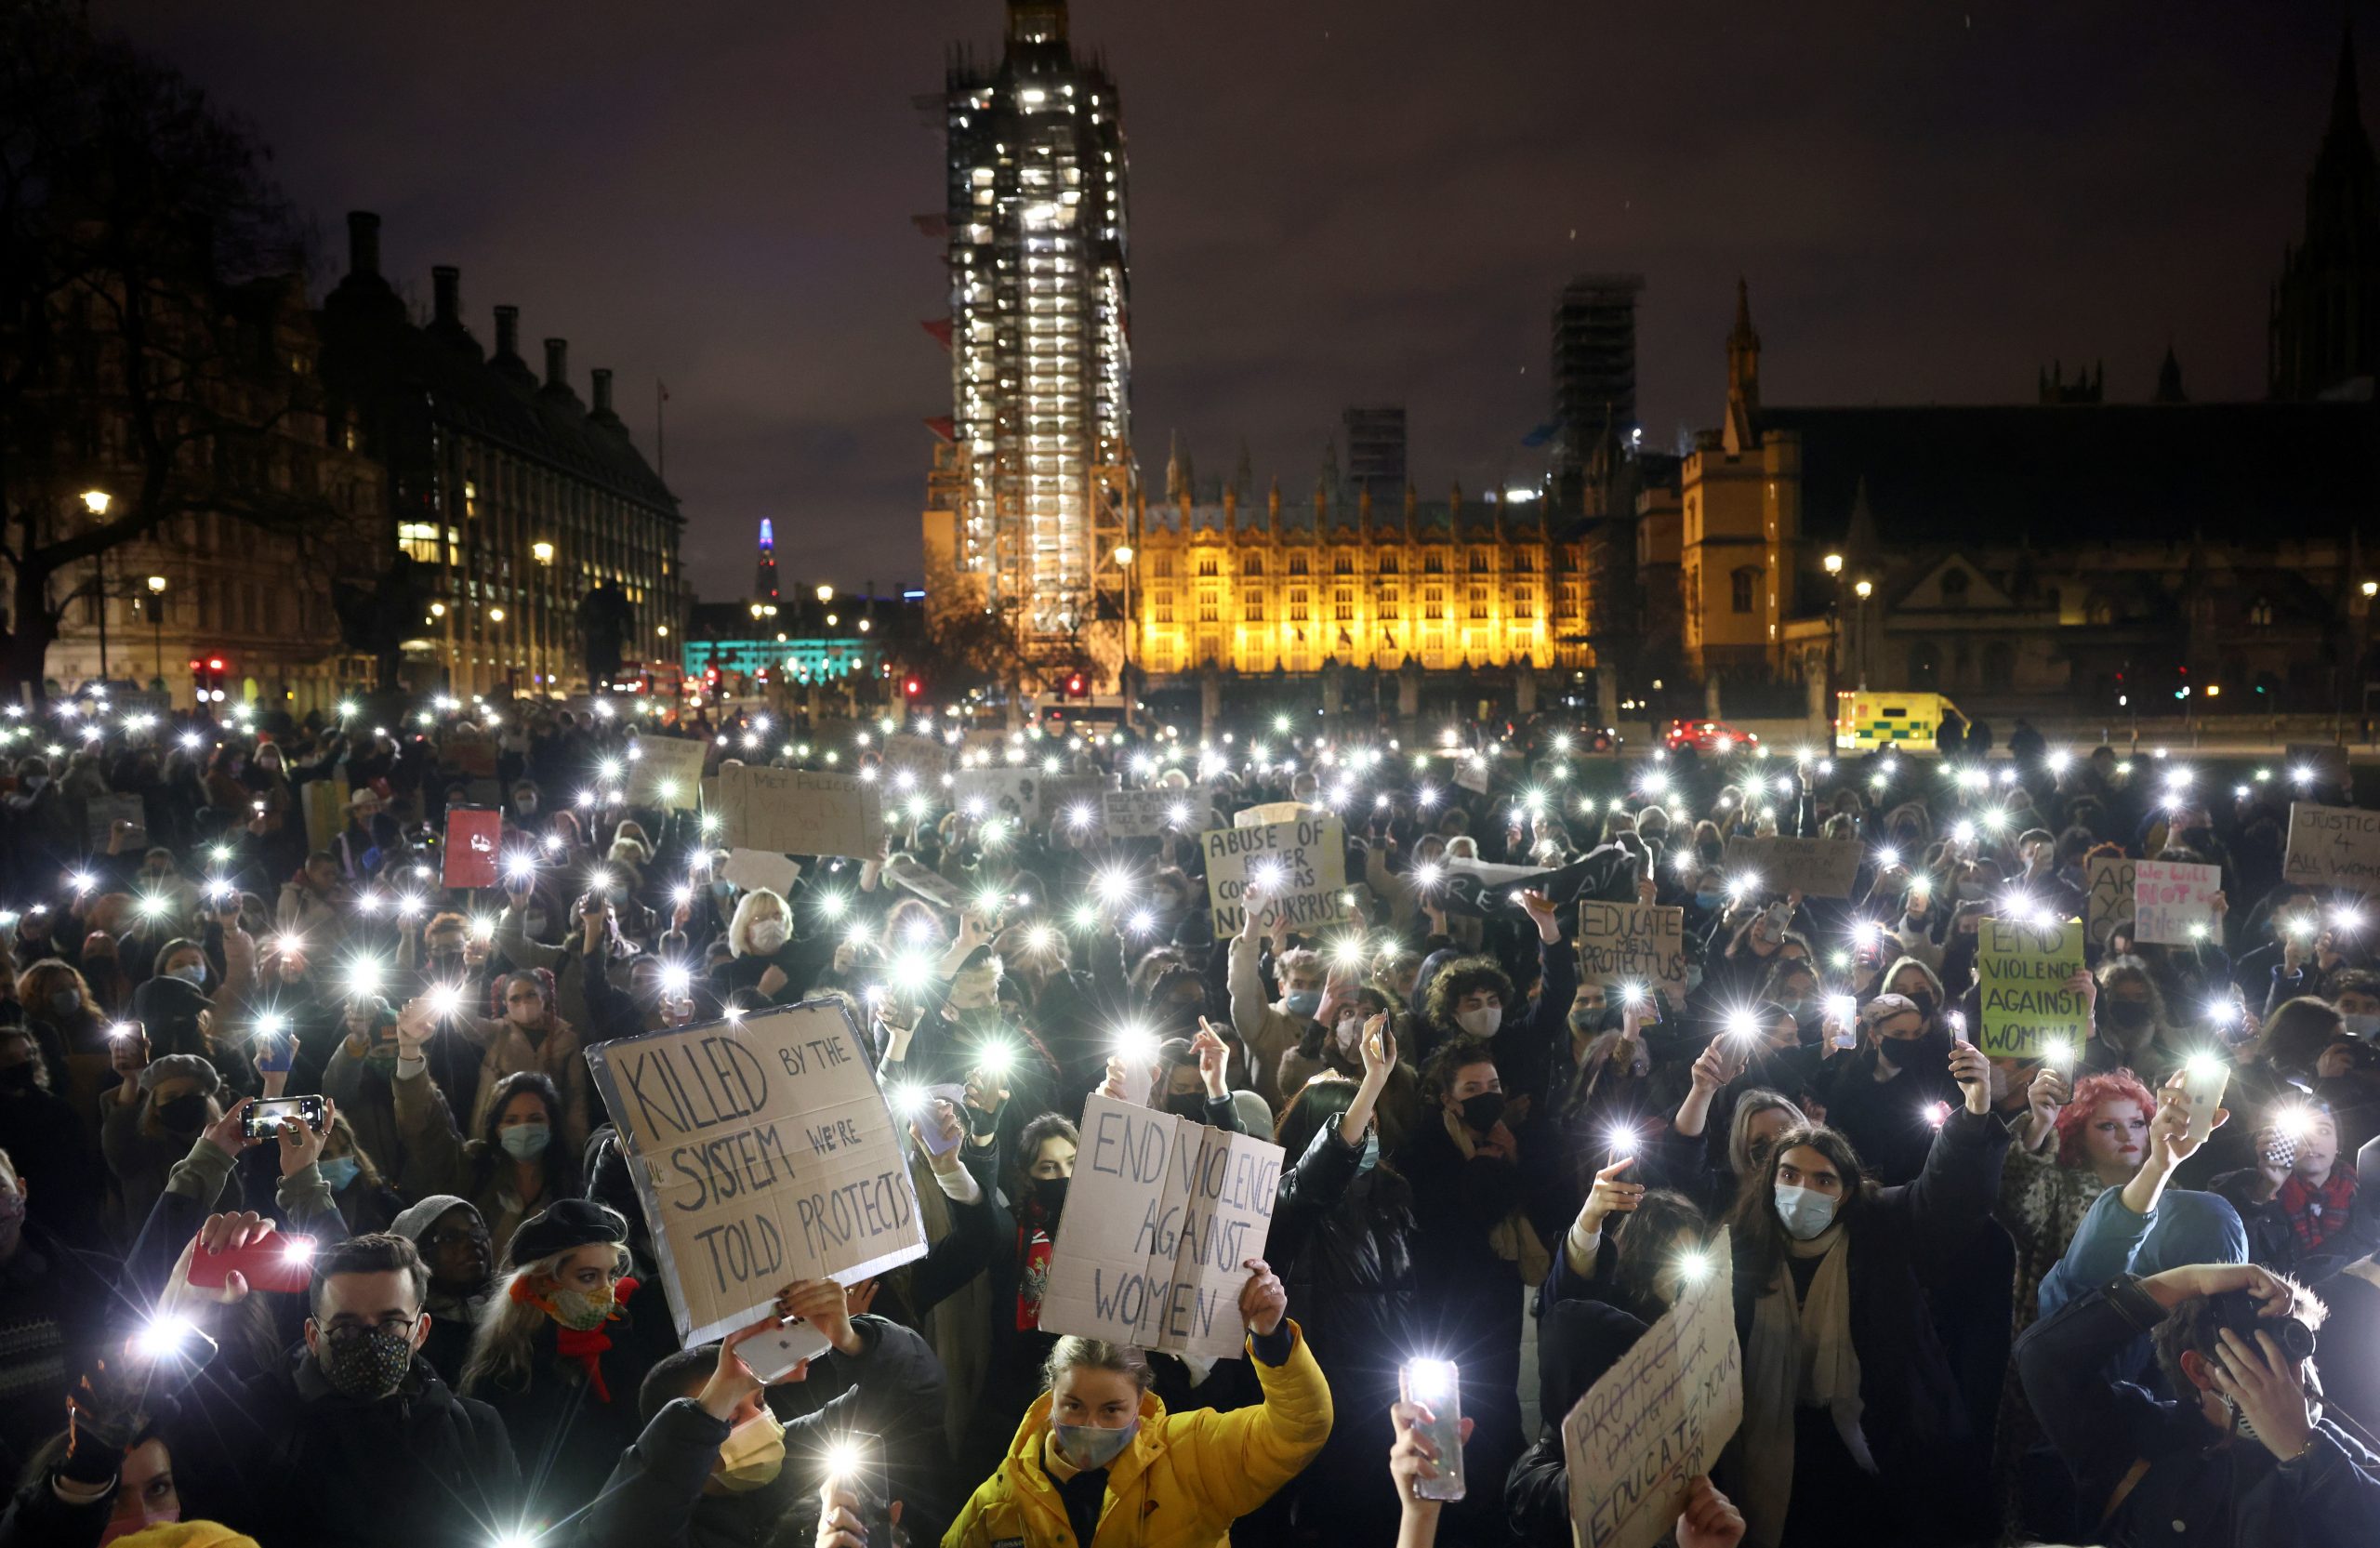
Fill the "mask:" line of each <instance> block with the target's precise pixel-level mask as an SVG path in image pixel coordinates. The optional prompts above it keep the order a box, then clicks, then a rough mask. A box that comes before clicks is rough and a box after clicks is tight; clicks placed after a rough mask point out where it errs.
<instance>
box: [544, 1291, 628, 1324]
mask: <svg viewBox="0 0 2380 1548" xmlns="http://www.w3.org/2000/svg"><path fill="white" fill-rule="evenodd" d="M615 1290H616V1287H615V1286H614V1285H605V1286H604V1287H603V1288H602V1290H556V1291H554V1296H553V1303H552V1304H551V1305H550V1306H549V1307H547V1308H546V1309H547V1312H548V1313H549V1315H550V1316H552V1317H553V1319H554V1320H555V1321H556V1322H559V1323H561V1324H562V1326H563V1327H565V1328H567V1329H569V1330H572V1331H573V1332H577V1333H583V1332H586V1331H587V1330H588V1329H590V1328H601V1327H602V1326H603V1324H604V1323H605V1322H606V1321H608V1320H610V1318H611V1316H612V1306H613V1303H614V1298H615Z"/></svg>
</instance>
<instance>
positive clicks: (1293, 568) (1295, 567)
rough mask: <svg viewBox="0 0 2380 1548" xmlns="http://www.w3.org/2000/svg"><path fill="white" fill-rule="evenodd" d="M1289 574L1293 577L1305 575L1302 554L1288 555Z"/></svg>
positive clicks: (1303, 556)
mask: <svg viewBox="0 0 2380 1548" xmlns="http://www.w3.org/2000/svg"><path fill="white" fill-rule="evenodd" d="M1289 574H1291V575H1293V576H1302V575H1303V574H1305V555H1303V554H1302V553H1293V554H1291V555H1289Z"/></svg>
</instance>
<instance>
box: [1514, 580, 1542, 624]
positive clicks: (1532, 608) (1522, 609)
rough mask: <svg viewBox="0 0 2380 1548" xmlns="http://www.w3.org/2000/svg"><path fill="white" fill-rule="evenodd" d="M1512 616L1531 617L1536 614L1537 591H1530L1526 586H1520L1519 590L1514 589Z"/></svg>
mask: <svg viewBox="0 0 2380 1548" xmlns="http://www.w3.org/2000/svg"><path fill="white" fill-rule="evenodd" d="M1513 616H1514V617H1515V618H1533V617H1535V616H1537V593H1535V592H1534V591H1531V590H1530V589H1528V588H1527V587H1526V586H1524V587H1522V588H1521V589H1519V590H1517V591H1514V593H1513Z"/></svg>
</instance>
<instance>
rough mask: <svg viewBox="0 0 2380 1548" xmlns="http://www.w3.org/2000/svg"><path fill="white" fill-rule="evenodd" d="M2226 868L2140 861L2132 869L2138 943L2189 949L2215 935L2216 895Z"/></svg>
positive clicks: (2134, 933)
mask: <svg viewBox="0 0 2380 1548" xmlns="http://www.w3.org/2000/svg"><path fill="white" fill-rule="evenodd" d="M2222 890H2223V867H2220V866H2192V865H2187V864H2184V863H2183V862H2181V861H2178V860H2141V861H2136V862H2135V863H2134V866H2133V868H2132V923H2133V934H2132V938H2133V939H2134V940H2135V941H2148V942H2154V943H2155V944H2157V945H2159V946H2189V945H2192V944H2193V943H2195V942H2198V941H2202V940H2205V939H2207V938H2208V937H2209V936H2211V935H2213V934H2214V933H2215V893H2219V892H2221V891H2222Z"/></svg>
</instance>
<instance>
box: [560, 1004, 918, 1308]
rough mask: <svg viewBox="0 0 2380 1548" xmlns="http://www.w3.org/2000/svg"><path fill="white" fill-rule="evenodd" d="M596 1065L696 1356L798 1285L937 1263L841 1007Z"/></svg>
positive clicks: (703, 1033)
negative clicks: (927, 1260) (924, 1260)
mask: <svg viewBox="0 0 2380 1548" xmlns="http://www.w3.org/2000/svg"><path fill="white" fill-rule="evenodd" d="M587 1063H588V1066H589V1067H590V1068H592V1070H593V1071H594V1075H595V1083H596V1086H597V1087H598V1089H600V1090H601V1091H602V1093H603V1103H604V1105H605V1107H607V1108H608V1109H609V1110H610V1112H611V1114H612V1116H613V1118H615V1120H616V1121H617V1122H618V1124H619V1129H620V1139H621V1142H622V1144H623V1148H624V1149H625V1150H626V1152H627V1155H628V1170H629V1171H630V1172H631V1173H632V1174H633V1175H634V1176H635V1178H636V1186H637V1197H638V1198H639V1200H640V1201H641V1203H642V1204H643V1206H644V1218H645V1223H646V1224H648V1225H650V1226H651V1227H652V1228H653V1249H654V1252H655V1255H657V1256H658V1257H659V1259H660V1261H661V1277H662V1279H663V1282H664V1283H665V1284H666V1285H667V1286H668V1291H669V1308H670V1310H671V1311H672V1312H673V1313H674V1314H675V1315H676V1316H677V1321H678V1336H679V1338H680V1339H681V1340H682V1341H683V1342H684V1343H686V1344H688V1345H693V1344H696V1343H704V1342H706V1341H707V1340H710V1339H715V1338H720V1337H721V1336H723V1335H725V1334H727V1333H730V1332H733V1331H734V1330H736V1329H738V1328H743V1327H746V1326H748V1325H749V1324H751V1323H753V1322H755V1321H757V1320H759V1318H760V1315H761V1313H762V1312H764V1311H765V1310H767V1309H768V1307H769V1306H770V1305H771V1304H772V1303H774V1301H775V1300H776V1294H777V1291H778V1290H780V1289H782V1288H783V1287H784V1286H786V1285H788V1284H790V1283H792V1282H793V1281H794V1280H796V1279H826V1278H832V1279H839V1280H841V1281H843V1282H845V1283H850V1282H852V1281H853V1280H857V1279H864V1278H866V1277H868V1276H869V1275H872V1274H880V1273H882V1272H883V1271H884V1270H886V1269H888V1268H892V1267H894V1266H895V1265H897V1264H905V1263H907V1262H908V1261H909V1260H910V1259H912V1258H919V1257H922V1256H924V1255H925V1250H926V1238H925V1228H924V1226H923V1225H922V1224H920V1223H919V1219H918V1197H917V1194H916V1192H915V1190H914V1189H913V1188H912V1187H911V1186H910V1183H909V1169H908V1163H907V1161H906V1159H905V1158H904V1157H903V1155H902V1150H901V1142H900V1137H899V1134H898V1131H896V1130H895V1128H894V1126H893V1114H892V1111H891V1109H890V1108H888V1107H887V1106H886V1105H885V1101H884V1093H883V1092H882V1091H880V1090H879V1088H878V1086H877V1084H876V1076H875V1073H874V1069H873V1067H872V1065H871V1062H870V1060H869V1058H868V1055H867V1052H866V1047H865V1045H864V1044H863V1043H862V1042H861V1040H860V1035H859V1028H858V1027H857V1026H856V1025H854V1024H853V1022H852V1020H851V1017H850V1015H849V1014H848V1013H847V1012H844V1011H843V1009H842V1008H841V1006H840V1004H838V1003H837V1002H835V1001H832V1000H823V999H819V1000H806V1001H804V1002H803V1003H801V1004H800V1005H788V1006H786V1007H785V1008H784V1009H782V1010H777V1011H772V1012H767V1013H765V1014H762V1015H756V1016H747V1017H746V1018H745V1019H744V1020H742V1021H740V1022H725V1021H718V1022H709V1023H707V1024H705V1025H699V1026H673V1027H669V1028H667V1029H666V1030H663V1031H659V1032H647V1033H643V1034H641V1035H640V1036H637V1037H633V1038H617V1039H613V1040H612V1041H610V1042H607V1043H598V1044H597V1045H595V1046H594V1047H593V1048H590V1049H588V1051H587Z"/></svg>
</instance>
